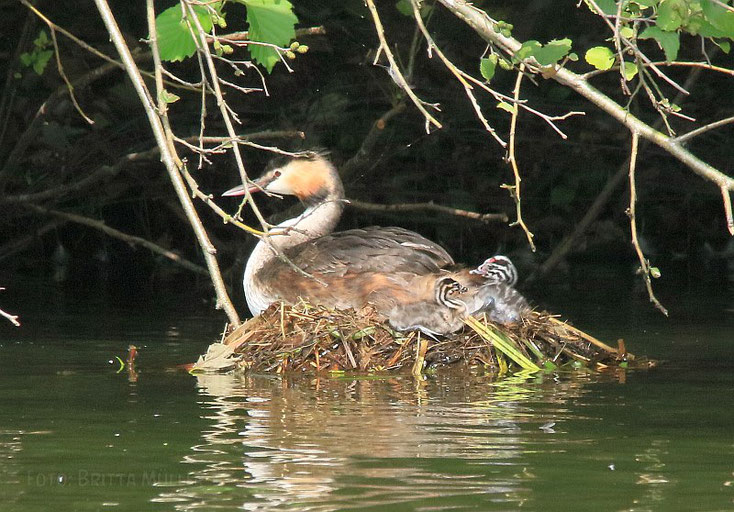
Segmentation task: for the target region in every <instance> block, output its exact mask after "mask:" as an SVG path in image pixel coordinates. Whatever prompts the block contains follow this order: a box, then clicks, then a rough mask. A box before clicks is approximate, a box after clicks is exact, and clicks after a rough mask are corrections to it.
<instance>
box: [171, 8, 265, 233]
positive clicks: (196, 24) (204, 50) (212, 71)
mask: <svg viewBox="0 0 734 512" xmlns="http://www.w3.org/2000/svg"><path fill="white" fill-rule="evenodd" d="M182 1H183V4H182V6H185V7H186V20H187V22H188V23H193V25H191V31H192V35H193V36H194V41H195V42H196V43H197V47H198V50H199V54H200V55H201V56H202V57H203V60H204V61H205V62H206V66H207V68H208V71H209V76H210V77H211V86H212V88H213V90H214V95H215V97H216V98H217V106H218V107H219V111H220V113H221V115H222V120H223V121H224V125H225V126H226V128H227V134H228V135H229V136H230V138H231V139H233V140H234V139H236V138H237V134H236V132H235V129H234V125H233V124H232V116H231V114H232V112H231V111H230V110H228V105H227V103H226V102H225V101H224V97H223V96H222V90H221V88H220V87H219V80H218V75H217V70H216V68H215V67H214V59H213V58H212V54H211V51H210V50H209V46H207V42H206V32H205V31H204V29H203V28H202V26H201V22H200V21H199V18H198V16H196V14H195V13H194V10H193V8H192V7H191V5H189V4H188V3H186V1H185V0H182ZM202 78H203V77H202ZM232 154H233V155H234V158H235V162H236V163H237V170H238V171H239V174H240V180H241V181H242V184H243V185H244V187H245V198H246V200H247V202H248V203H249V204H250V207H251V208H252V210H253V212H254V213H255V216H256V217H257V220H258V221H259V222H260V225H261V226H262V227H263V230H264V231H265V233H267V231H268V228H269V227H270V226H269V224H268V223H267V221H266V220H265V218H264V217H263V215H262V213H260V209H259V208H258V207H257V204H255V202H254V201H253V200H252V196H251V195H250V191H249V187H248V186H247V184H248V182H249V180H248V178H247V171H246V170H245V163H244V160H243V159H242V153H241V152H240V148H239V146H238V145H237V144H235V145H233V146H232Z"/></svg>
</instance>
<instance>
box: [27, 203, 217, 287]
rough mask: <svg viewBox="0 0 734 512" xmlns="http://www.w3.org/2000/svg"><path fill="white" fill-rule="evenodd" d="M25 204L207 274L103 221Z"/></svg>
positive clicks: (167, 251) (193, 264)
mask: <svg viewBox="0 0 734 512" xmlns="http://www.w3.org/2000/svg"><path fill="white" fill-rule="evenodd" d="M25 206H26V207H27V208H30V209H31V210H33V211H35V212H37V213H41V214H44V215H52V216H54V217H57V218H59V219H64V220H66V221H69V222H74V223H76V224H81V225H83V226H88V227H90V228H94V229H96V230H98V231H102V232H103V233H105V234H106V235H108V236H111V237H112V238H117V239H118V240H122V241H123V242H125V243H127V244H130V245H140V246H142V247H145V248H146V249H148V250H150V251H151V252H154V253H155V254H159V255H161V256H163V257H164V258H167V259H169V260H171V261H172V262H173V263H175V264H176V265H179V266H181V267H183V268H185V269H187V270H191V271H192V272H195V273H197V274H201V275H203V276H208V275H209V271H208V270H207V269H205V268H204V267H202V266H200V265H197V264H196V263H192V262H190V261H189V260H187V259H186V258H184V257H182V256H181V255H180V254H177V253H175V252H173V251H171V250H169V249H166V248H164V247H161V246H160V245H157V244H154V243H153V242H151V241H149V240H146V239H145V238H140V237H139V236H135V235H128V234H127V233H123V232H122V231H120V230H117V229H115V228H111V227H110V226H108V225H107V224H105V223H104V221H101V220H95V219H90V218H89V217H84V216H82V215H77V214H75V213H68V212H62V211H58V210H49V209H47V208H42V207H40V206H38V205H35V204H26V205H25Z"/></svg>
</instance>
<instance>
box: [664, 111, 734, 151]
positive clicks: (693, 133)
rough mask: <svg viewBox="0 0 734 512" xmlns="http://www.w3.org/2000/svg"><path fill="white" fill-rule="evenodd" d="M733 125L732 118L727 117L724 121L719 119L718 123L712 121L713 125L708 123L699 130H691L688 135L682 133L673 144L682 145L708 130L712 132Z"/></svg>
mask: <svg viewBox="0 0 734 512" xmlns="http://www.w3.org/2000/svg"><path fill="white" fill-rule="evenodd" d="M731 123H734V116H731V117H727V118H725V119H719V120H718V121H714V122H713V123H709V124H706V125H703V126H701V127H700V128H696V129H695V130H691V131H690V132H688V133H684V134H683V135H679V136H678V137H676V138H674V139H673V142H674V143H678V144H680V143H682V142H685V141H687V140H690V139H692V138H694V137H698V136H699V135H701V134H703V133H706V132H707V131H709V130H714V129H716V128H719V127H721V126H725V125H727V124H731Z"/></svg>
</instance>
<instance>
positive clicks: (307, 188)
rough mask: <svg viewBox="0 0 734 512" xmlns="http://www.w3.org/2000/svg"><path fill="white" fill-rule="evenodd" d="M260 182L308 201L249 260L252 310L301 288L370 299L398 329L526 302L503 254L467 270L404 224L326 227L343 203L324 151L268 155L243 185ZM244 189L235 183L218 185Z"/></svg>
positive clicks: (451, 326) (441, 324)
mask: <svg viewBox="0 0 734 512" xmlns="http://www.w3.org/2000/svg"><path fill="white" fill-rule="evenodd" d="M258 190H265V191H268V192H272V193H275V194H284V195H294V196H296V197H298V199H300V200H301V201H302V202H303V203H304V205H305V206H306V210H305V211H304V212H303V213H302V214H301V215H299V216H297V217H294V218H292V219H289V220H287V221H285V222H283V223H281V224H279V225H278V227H277V228H274V229H273V231H272V233H271V236H270V237H269V241H266V240H260V242H258V244H257V246H256V247H255V249H254V250H253V251H252V254H251V255H250V258H249V259H248V260H247V266H246V267H245V275H244V279H243V285H244V288H245V297H246V299H247V305H248V306H249V308H250V311H251V312H252V314H253V315H259V314H260V313H262V312H263V311H264V310H265V309H267V307H268V306H269V305H270V304H272V303H274V302H278V301H284V302H286V303H291V304H293V303H295V302H296V301H298V299H299V298H304V299H307V300H309V301H310V302H313V303H316V304H322V305H325V306H328V307H333V308H337V309H347V308H355V309H359V308H361V307H364V306H366V305H371V306H373V307H374V308H375V310H376V311H377V312H378V313H380V314H381V315H383V316H384V317H386V318H387V319H388V321H389V322H390V324H391V325H392V326H393V327H394V328H395V329H398V330H407V329H420V330H422V331H423V332H426V333H430V334H447V333H450V332H454V331H457V330H459V329H460V328H461V327H462V325H463V322H462V319H463V318H464V317H465V316H466V315H471V314H474V313H477V312H480V311H486V312H487V313H488V314H489V316H490V318H491V319H492V320H494V321H497V322H500V323H511V322H515V321H518V320H519V319H520V318H521V316H522V314H523V313H524V312H525V311H527V310H529V309H530V307H529V305H528V302H527V301H526V300H525V298H524V297H523V296H522V295H521V294H520V293H519V292H518V291H516V290H515V289H514V288H513V285H514V284H515V282H516V280H517V271H516V270H515V267H514V265H513V264H512V262H511V261H510V260H509V259H508V258H506V257H504V256H495V257H493V258H489V259H488V260H486V261H485V262H484V263H482V265H480V266H479V267H477V268H476V269H474V270H470V269H466V268H462V267H458V266H457V265H455V264H454V260H453V259H452V258H451V256H450V255H449V254H448V253H447V252H446V251H445V250H444V249H443V247H441V246H440V245H438V244H436V243H434V242H431V241H430V240H428V239H426V238H424V237H423V236H421V235H419V234H418V233H415V232H413V231H409V230H407V229H403V228H398V227H387V228H383V227H374V226H373V227H368V228H364V229H350V230H348V231H340V232H337V233H332V231H333V230H334V228H335V227H336V224H337V222H338V221H339V218H340V217H341V214H342V211H343V210H344V205H345V200H344V187H343V185H342V181H341V178H340V177H339V174H338V173H337V171H336V169H335V168H334V166H333V165H332V164H331V163H330V162H329V161H328V160H326V159H325V158H324V157H323V156H321V155H318V154H310V155H309V156H308V157H296V158H290V159H289V160H286V161H285V162H281V163H271V164H270V165H269V166H268V168H267V169H266V172H265V174H263V175H262V176H261V177H260V178H258V179H257V180H255V181H254V182H253V186H252V187H251V188H250V192H256V191H258ZM244 193H245V192H244V187H243V186H242V185H240V186H238V187H235V188H233V189H231V190H228V191H227V192H225V193H224V194H223V195H225V196H237V195H243V194H244ZM268 242H270V243H268ZM276 251H281V252H282V253H283V254H284V255H285V256H286V257H287V258H288V259H289V260H290V262H291V263H288V262H287V261H284V260H283V259H281V258H278V255H277V253H276ZM292 265H296V266H297V267H298V268H300V269H301V270H302V271H303V272H305V273H307V274H310V275H311V276H313V278H310V277H307V276H305V275H303V274H302V273H299V272H296V271H295V270H294V269H293V267H292Z"/></svg>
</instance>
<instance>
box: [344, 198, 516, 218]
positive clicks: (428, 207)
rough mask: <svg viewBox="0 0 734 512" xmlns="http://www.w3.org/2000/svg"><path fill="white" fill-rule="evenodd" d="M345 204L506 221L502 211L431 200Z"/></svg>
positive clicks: (379, 209)
mask: <svg viewBox="0 0 734 512" xmlns="http://www.w3.org/2000/svg"><path fill="white" fill-rule="evenodd" d="M347 204H348V205H350V206H352V207H354V208H357V209H358V210H365V211H371V212H416V211H432V212H438V213H443V214H446V215H453V216H456V217H464V218H467V219H472V220H477V221H479V222H483V223H485V224H489V223H490V222H507V220H508V219H507V214H504V213H477V212H470V211H467V210H461V209H459V208H451V207H450V206H442V205H440V204H435V203H433V202H428V203H401V204H376V203H366V202H364V201H355V200H352V199H350V200H348V201H347Z"/></svg>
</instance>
